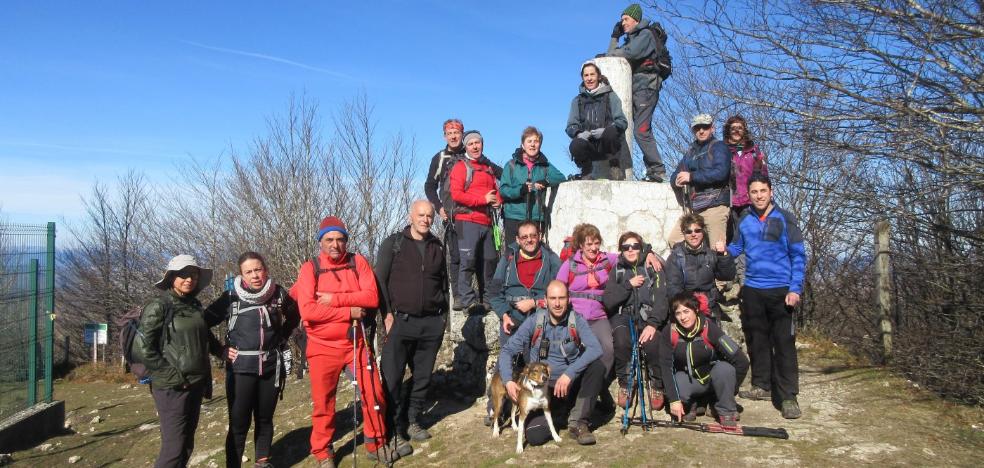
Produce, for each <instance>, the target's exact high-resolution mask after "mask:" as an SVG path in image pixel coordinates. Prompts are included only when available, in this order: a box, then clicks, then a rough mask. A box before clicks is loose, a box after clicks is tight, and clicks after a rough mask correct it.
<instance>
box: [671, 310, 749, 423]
mask: <svg viewBox="0 0 984 468" xmlns="http://www.w3.org/2000/svg"><path fill="white" fill-rule="evenodd" d="M703 298H704V296H703V295H698V296H695V295H694V293H693V292H684V293H680V294H677V295H676V296H673V298H672V299H671V300H670V310H671V311H673V324H672V325H671V326H668V327H666V328H664V329H663V333H662V336H661V337H660V343H659V364H660V370H661V371H662V374H663V383H664V385H665V391H666V399H667V401H669V402H670V414H671V415H672V416H674V417H675V418H677V420H679V421H693V420H694V419H696V417H697V416H696V412H695V407H696V403H697V400H698V399H700V398H701V397H705V396H707V397H712V398H714V399H716V401H715V403H714V410H715V411H714V412H715V413H717V419H718V421H719V422H720V423H721V425H722V426H725V427H736V426H737V424H738V423H737V421H738V404H737V403H736V402H735V395H736V394H737V392H738V387H739V386H740V385H741V382H742V381H743V380H745V374H746V373H747V372H748V357H747V356H745V353H744V352H742V350H741V348H740V347H739V346H738V344H737V343H735V341H734V340H733V339H731V337H729V336H728V335H726V334H725V333H724V331H723V330H721V328H720V327H719V326H718V325H717V324H715V323H714V322H713V321H711V320H708V318H709V313H710V312H709V311H708V310H707V303H706V299H705V300H704V301H699V299H703ZM702 302H703V303H702Z"/></svg>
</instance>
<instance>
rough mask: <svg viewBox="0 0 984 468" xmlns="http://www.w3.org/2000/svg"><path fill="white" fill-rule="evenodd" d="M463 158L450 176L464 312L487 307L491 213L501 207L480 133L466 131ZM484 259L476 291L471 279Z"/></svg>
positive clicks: (492, 266) (494, 254) (493, 251)
mask: <svg viewBox="0 0 984 468" xmlns="http://www.w3.org/2000/svg"><path fill="white" fill-rule="evenodd" d="M462 141H464V144H465V158H464V159H461V160H459V161H458V162H457V163H456V164H455V165H454V167H453V168H451V175H450V177H449V181H450V185H451V199H452V200H454V203H455V208H454V210H455V212H454V229H455V232H457V233H458V255H459V257H460V259H461V267H460V268H461V269H460V270H459V273H458V294H460V295H461V297H460V300H461V303H462V304H464V305H465V310H471V309H472V308H473V307H478V306H480V304H483V303H484V304H487V303H488V298H487V297H482V296H480V295H479V294H483V295H484V294H486V287H487V285H488V284H490V283H491V282H492V275H493V274H494V273H495V264H496V259H497V258H498V257H497V253H498V252H497V251H496V249H495V246H494V245H493V241H492V210H498V209H499V206H500V205H502V197H500V196H499V187H498V184H497V183H496V177H495V172H494V169H493V166H492V163H491V162H490V161H489V160H488V158H486V157H485V155H483V154H482V146H483V141H482V134H481V133H478V131H476V130H469V131H467V132H465V136H464V138H462ZM479 259H481V260H483V262H484V263H483V268H482V270H483V271H482V274H481V275H478V276H477V279H478V289H479V290H478V291H475V290H474V289H472V285H471V278H472V275H473V274H475V268H476V263H477V262H478V260H479Z"/></svg>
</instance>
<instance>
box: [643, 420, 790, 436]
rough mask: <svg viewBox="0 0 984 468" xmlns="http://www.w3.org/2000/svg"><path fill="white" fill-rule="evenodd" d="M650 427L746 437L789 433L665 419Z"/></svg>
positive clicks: (767, 428) (780, 430)
mask: <svg viewBox="0 0 984 468" xmlns="http://www.w3.org/2000/svg"><path fill="white" fill-rule="evenodd" d="M649 425H650V426H652V427H665V428H669V429H690V430H692V431H697V432H710V433H714V434H730V435H739V436H746V437H771V438H773V439H783V440H787V439H789V433H788V432H786V429H784V428H781V427H779V428H771V427H753V426H735V428H734V429H729V428H726V427H724V426H722V425H720V424H718V423H696V422H692V423H688V422H676V421H666V420H654V421H651V422H650V423H649Z"/></svg>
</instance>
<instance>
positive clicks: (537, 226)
mask: <svg viewBox="0 0 984 468" xmlns="http://www.w3.org/2000/svg"><path fill="white" fill-rule="evenodd" d="M525 226H533V228H534V229H536V233H537V234H539V233H540V223H538V222H536V221H533V220H531V219H524V220H523V221H521V222H520V223H519V226H516V237H519V231H520V229H523V227H525Z"/></svg>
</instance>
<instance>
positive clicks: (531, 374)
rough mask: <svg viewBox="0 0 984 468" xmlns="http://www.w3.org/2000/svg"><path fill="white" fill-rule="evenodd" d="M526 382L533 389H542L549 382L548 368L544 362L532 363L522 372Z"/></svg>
mask: <svg viewBox="0 0 984 468" xmlns="http://www.w3.org/2000/svg"><path fill="white" fill-rule="evenodd" d="M523 373H524V374H525V375H526V380H527V381H528V382H529V383H530V384H531V385H532V386H534V387H543V386H545V385H546V384H547V381H549V380H550V366H549V365H547V363H545V362H534V363H531V364H529V365H527V366H526V369H525V370H524V371H523Z"/></svg>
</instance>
